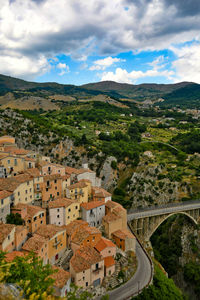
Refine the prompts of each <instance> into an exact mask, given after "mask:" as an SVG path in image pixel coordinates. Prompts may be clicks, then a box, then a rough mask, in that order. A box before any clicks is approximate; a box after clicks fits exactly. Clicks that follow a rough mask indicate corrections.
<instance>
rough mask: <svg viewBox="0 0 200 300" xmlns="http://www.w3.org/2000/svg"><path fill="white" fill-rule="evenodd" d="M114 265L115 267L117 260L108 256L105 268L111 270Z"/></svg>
mask: <svg viewBox="0 0 200 300" xmlns="http://www.w3.org/2000/svg"><path fill="white" fill-rule="evenodd" d="M113 265H115V260H114V258H113V257H112V256H107V257H105V258H104V266H105V267H106V268H109V267H111V266H113Z"/></svg>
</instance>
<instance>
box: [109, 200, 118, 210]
mask: <svg viewBox="0 0 200 300" xmlns="http://www.w3.org/2000/svg"><path fill="white" fill-rule="evenodd" d="M119 205H120V204H119V203H117V202H114V201H111V200H108V201H107V202H106V207H108V208H115V207H118V206H119Z"/></svg>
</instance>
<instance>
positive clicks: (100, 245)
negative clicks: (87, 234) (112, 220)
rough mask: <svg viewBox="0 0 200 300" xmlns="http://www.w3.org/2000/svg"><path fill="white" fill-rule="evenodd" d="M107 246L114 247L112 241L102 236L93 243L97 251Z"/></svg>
mask: <svg viewBox="0 0 200 300" xmlns="http://www.w3.org/2000/svg"><path fill="white" fill-rule="evenodd" d="M107 247H114V248H116V245H115V244H113V242H111V241H110V240H108V239H105V238H104V237H102V238H101V239H100V240H99V241H98V242H97V244H96V245H95V249H97V251H99V252H101V251H102V250H104V249H105V248H107Z"/></svg>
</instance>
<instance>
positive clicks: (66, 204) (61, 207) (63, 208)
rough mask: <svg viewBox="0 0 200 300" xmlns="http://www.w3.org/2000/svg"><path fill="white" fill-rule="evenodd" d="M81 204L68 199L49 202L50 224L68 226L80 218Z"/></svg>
mask: <svg viewBox="0 0 200 300" xmlns="http://www.w3.org/2000/svg"><path fill="white" fill-rule="evenodd" d="M79 211H80V203H79V202H76V201H73V200H71V199H68V198H59V199H57V200H55V201H51V202H49V223H50V224H55V225H58V226H62V225H68V224H69V223H71V222H72V221H74V220H76V219H78V218H79V216H80V213H79Z"/></svg>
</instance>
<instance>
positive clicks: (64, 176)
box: [61, 174, 70, 180]
mask: <svg viewBox="0 0 200 300" xmlns="http://www.w3.org/2000/svg"><path fill="white" fill-rule="evenodd" d="M61 177H62V179H63V180H67V179H69V178H70V175H67V174H66V175H61Z"/></svg>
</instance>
